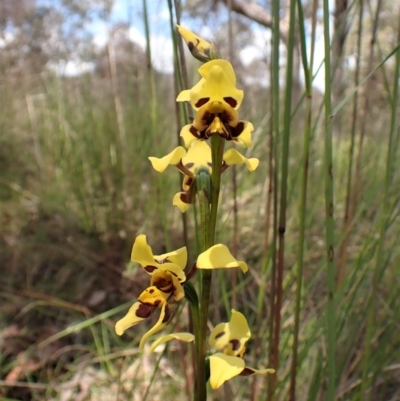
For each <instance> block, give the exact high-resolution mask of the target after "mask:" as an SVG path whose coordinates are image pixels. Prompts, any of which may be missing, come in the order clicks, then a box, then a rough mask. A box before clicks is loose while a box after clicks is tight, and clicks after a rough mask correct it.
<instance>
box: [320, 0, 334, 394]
mask: <svg viewBox="0 0 400 401" xmlns="http://www.w3.org/2000/svg"><path fill="white" fill-rule="evenodd" d="M323 9H324V45H325V96H324V104H325V147H324V173H325V241H326V256H327V287H328V288H327V289H328V301H327V311H326V317H327V326H326V327H327V354H328V355H327V356H328V361H327V365H328V389H327V394H326V401H334V399H335V386H336V384H335V383H336V378H335V375H336V361H335V353H336V344H335V340H336V325H335V265H334V220H333V155H332V153H333V152H332V99H331V96H332V95H331V81H332V75H331V43H330V32H329V24H330V12H329V0H324V1H323Z"/></svg>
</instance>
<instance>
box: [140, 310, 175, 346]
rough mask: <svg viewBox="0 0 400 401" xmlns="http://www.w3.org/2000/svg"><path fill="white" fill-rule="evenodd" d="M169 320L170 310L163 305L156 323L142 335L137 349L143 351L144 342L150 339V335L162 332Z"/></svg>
mask: <svg viewBox="0 0 400 401" xmlns="http://www.w3.org/2000/svg"><path fill="white" fill-rule="evenodd" d="M170 319H171V310H170V306H169V305H168V304H167V303H165V304H164V305H163V306H162V307H161V312H160V316H159V318H158V320H157V323H156V324H155V325H154V326H153V327H152V328H151V329H150V330H149V331H148V332H147V333H145V334H144V335H143V337H142V339H141V340H140V343H139V349H140V350H143V347H144V343H145V342H146V340H147V339H148V338H149V337H151V336H152V335H154V334H156V333H158V332H159V331H161V330H163V329H164V328H165V326H166V325H167V324H168V322H169V321H170Z"/></svg>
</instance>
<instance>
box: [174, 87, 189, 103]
mask: <svg viewBox="0 0 400 401" xmlns="http://www.w3.org/2000/svg"><path fill="white" fill-rule="evenodd" d="M189 100H190V89H185V90H183V91H182V92H181V93H180V94H179V95H178V97H177V98H176V101H177V102H188V101H189Z"/></svg>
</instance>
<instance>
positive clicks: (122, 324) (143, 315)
mask: <svg viewBox="0 0 400 401" xmlns="http://www.w3.org/2000/svg"><path fill="white" fill-rule="evenodd" d="M155 309H156V308H155V307H153V306H150V305H145V304H142V303H141V302H135V303H134V304H133V305H132V306H131V308H130V309H129V311H128V313H127V314H126V315H125V317H123V318H122V319H120V320H118V322H117V323H116V324H115V332H116V333H117V334H118V335H119V336H122V334H124V332H125V330H127V329H129V327H132V326H135V325H136V324H138V323H140V322H142V321H143V320H145V319H147V318H148V317H149V316H150V315H151V314H152V313H153V312H154V310H155Z"/></svg>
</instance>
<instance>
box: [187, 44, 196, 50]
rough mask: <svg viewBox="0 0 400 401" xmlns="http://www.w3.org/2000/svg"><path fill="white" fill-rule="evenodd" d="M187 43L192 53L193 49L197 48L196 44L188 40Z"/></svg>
mask: <svg viewBox="0 0 400 401" xmlns="http://www.w3.org/2000/svg"><path fill="white" fill-rule="evenodd" d="M187 45H188V48H189V50H190V53H192V51H193V49H195V46H194V44H193V43H192V42H188V44H187Z"/></svg>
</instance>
